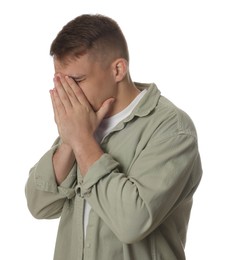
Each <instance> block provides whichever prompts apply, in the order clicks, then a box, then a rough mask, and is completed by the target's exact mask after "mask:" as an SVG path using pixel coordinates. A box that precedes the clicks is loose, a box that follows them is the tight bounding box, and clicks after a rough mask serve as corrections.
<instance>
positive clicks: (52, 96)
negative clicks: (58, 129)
mask: <svg viewBox="0 0 227 260" xmlns="http://www.w3.org/2000/svg"><path fill="white" fill-rule="evenodd" d="M49 92H50V97H51V103H52V107H53V111H54V119H55V122H56V124H58V122H59V117H58V111H57V107H56V104H55V100H54V90H50V91H49Z"/></svg>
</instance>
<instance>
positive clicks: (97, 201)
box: [26, 15, 202, 260]
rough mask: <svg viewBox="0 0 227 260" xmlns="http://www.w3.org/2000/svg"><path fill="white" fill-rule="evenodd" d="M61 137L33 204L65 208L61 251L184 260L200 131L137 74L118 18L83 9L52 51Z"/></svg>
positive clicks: (73, 257)
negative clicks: (84, 12) (132, 69)
mask: <svg viewBox="0 0 227 260" xmlns="http://www.w3.org/2000/svg"><path fill="white" fill-rule="evenodd" d="M50 53H51V55H52V56H53V60H54V67H55V75H54V88H53V89H52V90H51V91H50V95H51V100H52V104H53V110H54V115H55V121H56V124H57V127H58V132H59V138H57V140H56V141H55V143H54V145H53V146H52V148H51V149H50V150H49V151H47V153H46V154H44V155H43V157H42V158H41V159H40V160H39V161H38V162H37V164H36V165H35V166H34V167H33V168H32V169H31V170H30V175H29V179H28V181H27V184H26V197H27V202H28V207H29V210H30V211H31V213H32V215H33V216H34V217H36V218H39V219H42V218H46V219H50V218H57V217H61V220H60V224H59V231H58V236H57V241H56V249H55V256H54V259H55V260H63V259H64V260H82V259H84V260H107V259H108V260H116V259H117V260H141V259H142V260H152V259H155V260H156V259H160V260H183V259H185V253H184V246H185V241H186V232H187V225H188V221H189V216H190V210H191V206H192V197H193V194H194V192H195V190H196V188H197V186H198V184H199V182H200V178H201V174H202V169H201V162H200V157H199V152H198V144H197V136H196V130H195V128H194V126H193V123H192V121H191V120H190V118H189V117H188V115H187V114H186V113H184V112H183V111H181V110H180V109H178V108H177V107H176V106H174V104H172V103H171V102H170V101H169V100H167V99H166V98H164V97H163V96H161V95H160V91H159V90H158V88H157V87H156V86H155V85H154V84H141V83H134V82H133V81H132V80H131V77H130V74H129V67H128V64H129V55H128V48H127V43H126V40H125V38H124V36H123V34H122V32H121V30H120V28H119V26H118V25H117V24H116V22H115V21H113V20H112V19H110V18H108V17H104V16H102V15H82V16H79V17H77V18H76V19H74V20H72V21H71V22H69V23H68V24H67V25H65V26H64V27H63V29H62V30H61V31H60V32H59V34H58V35H57V37H56V39H55V40H54V41H53V43H52V45H51V50H50Z"/></svg>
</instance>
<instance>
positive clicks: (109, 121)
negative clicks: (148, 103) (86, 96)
mask: <svg viewBox="0 0 227 260" xmlns="http://www.w3.org/2000/svg"><path fill="white" fill-rule="evenodd" d="M146 92H147V90H146V89H144V90H143V91H142V92H140V94H139V95H137V96H136V98H135V99H134V100H133V101H132V102H131V103H130V104H129V105H128V106H127V107H126V108H125V109H124V110H122V111H121V112H119V113H117V114H116V115H113V116H111V117H108V118H105V119H103V121H102V123H101V124H100V125H99V127H98V129H97V130H96V133H95V138H96V140H97V141H98V142H99V143H101V141H102V139H103V137H105V136H106V135H108V134H109V133H110V132H111V130H112V129H113V128H114V127H115V126H116V125H117V124H118V123H119V122H120V121H122V120H123V119H124V118H126V117H127V116H129V115H130V114H131V113H132V110H133V109H134V108H135V107H136V105H137V104H138V103H139V101H140V100H141V99H142V97H143V96H144V95H145V93H146ZM90 210H91V206H90V205H89V203H88V202H86V200H85V206H84V238H85V237H86V229H87V225H88V218H89V213H90Z"/></svg>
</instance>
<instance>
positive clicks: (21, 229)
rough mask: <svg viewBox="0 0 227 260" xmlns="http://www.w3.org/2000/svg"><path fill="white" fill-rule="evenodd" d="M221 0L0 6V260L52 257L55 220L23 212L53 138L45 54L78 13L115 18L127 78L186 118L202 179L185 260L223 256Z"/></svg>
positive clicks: (224, 29)
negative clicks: (154, 91) (32, 174)
mask: <svg viewBox="0 0 227 260" xmlns="http://www.w3.org/2000/svg"><path fill="white" fill-rule="evenodd" d="M225 4H226V1H220V0H214V1H209V0H206V1H205V0H204V1H202V0H190V1H184V0H178V1H177V0H171V1H168V0H166V1H162V0H157V1H154V0H150V1H143V0H140V1H123V0H114V1H104V0H93V1H92V0H90V1H89V0H82V1H77V0H74V1H69V0H68V1H67V0H64V1H63V0H62V1H59V0H45V1H41V0H40V1H29V0H20V1H17V0H13V1H12V0H11V1H10V0H8V1H5V2H4V1H1V3H0V77H1V79H0V122H1V125H0V136H1V146H0V152H1V156H0V160H1V161H0V170H1V179H0V180H1V185H0V200H1V201H0V205H1V209H0V210H1V212H0V238H1V250H0V259H4V260H5V259H7V260H8V259H9V260H11V259H23V260H31V259H32V260H40V259H42V260H50V259H52V255H53V251H54V244H55V237H56V232H57V225H58V220H48V221H47V220H36V219H34V218H33V217H32V216H31V215H30V213H29V212H28V209H27V207H26V200H25V195H24V186H25V183H26V180H27V177H28V171H29V169H30V167H31V166H32V165H33V164H35V162H36V161H37V160H38V159H39V158H40V157H41V155H42V154H43V153H44V152H45V151H46V150H47V149H49V147H50V146H51V144H52V142H53V141H54V139H55V137H56V135H57V131H56V127H55V124H54V120H53V112H52V107H51V103H50V97H49V89H50V88H52V87H53V84H52V77H53V66H52V59H51V57H50V56H49V47H50V44H51V42H52V40H53V39H54V37H55V36H56V34H57V32H58V31H59V30H60V29H61V28H62V26H63V25H65V23H67V22H68V21H69V20H71V19H73V18H74V17H76V16H78V15H80V14H82V13H101V14H105V15H108V16H110V17H112V18H113V19H115V20H116V21H117V22H118V23H119V25H120V26H121V28H122V30H123V32H124V34H125V36H126V38H127V40H128V45H129V50H130V54H131V55H130V56H131V63H130V70H131V75H132V78H133V80H134V81H140V82H155V83H156V84H157V85H158V87H159V89H160V90H161V92H162V94H163V95H164V96H166V97H168V98H169V99H171V100H172V101H173V102H174V103H175V104H176V105H178V106H179V107H181V108H182V109H183V110H185V111H186V112H187V113H188V114H189V115H190V116H191V118H192V119H193V121H194V123H195V125H196V127H197V131H198V136H199V147H200V152H201V157H202V162H203V170H204V175H203V179H202V182H201V185H200V186H199V189H198V190H197V193H196V195H195V197H194V199H195V200H194V207H193V210H192V215H191V220H190V225H189V232H188V239H187V246H186V251H187V259H188V260H201V259H206V260H211V259H212V260H213V259H227V253H226V242H227V240H226V234H227V228H226V220H227V213H226V195H227V193H226V177H225V176H226V174H227V172H226V168H227V167H226V155H227V153H226V146H227V142H226V135H227V127H226V118H227V117H226V112H227V105H226V92H225V89H226V87H227V84H226V83H227V77H226V76H227V75H226V69H227V38H226V37H227V7H226V5H225Z"/></svg>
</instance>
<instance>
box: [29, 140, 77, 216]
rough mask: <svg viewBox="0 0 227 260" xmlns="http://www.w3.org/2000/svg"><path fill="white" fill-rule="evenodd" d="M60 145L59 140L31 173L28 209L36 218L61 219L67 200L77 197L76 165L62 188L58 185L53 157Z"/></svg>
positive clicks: (62, 184)
mask: <svg viewBox="0 0 227 260" xmlns="http://www.w3.org/2000/svg"><path fill="white" fill-rule="evenodd" d="M58 145H59V138H58V139H57V140H56V141H55V143H54V144H53V146H52V148H51V149H50V150H49V151H47V152H46V153H45V154H44V155H43V156H42V158H41V159H40V160H39V161H38V162H37V163H36V164H35V166H33V167H32V168H31V170H30V172H29V178H28V181H27V183H26V187H25V194H26V198H27V204H28V208H29V210H30V212H31V214H32V215H33V216H34V217H35V218H57V217H59V216H60V214H61V210H62V207H63V205H64V202H65V199H70V198H72V197H73V196H74V195H75V190H74V188H73V186H74V185H75V184H76V183H75V181H76V165H74V166H73V168H72V169H71V171H70V172H69V174H68V176H67V178H66V179H65V180H64V181H63V182H62V183H61V185H60V186H58V185H57V183H56V180H55V174H54V169H53V164H52V157H53V154H54V152H55V151H56V149H57V147H58Z"/></svg>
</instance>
